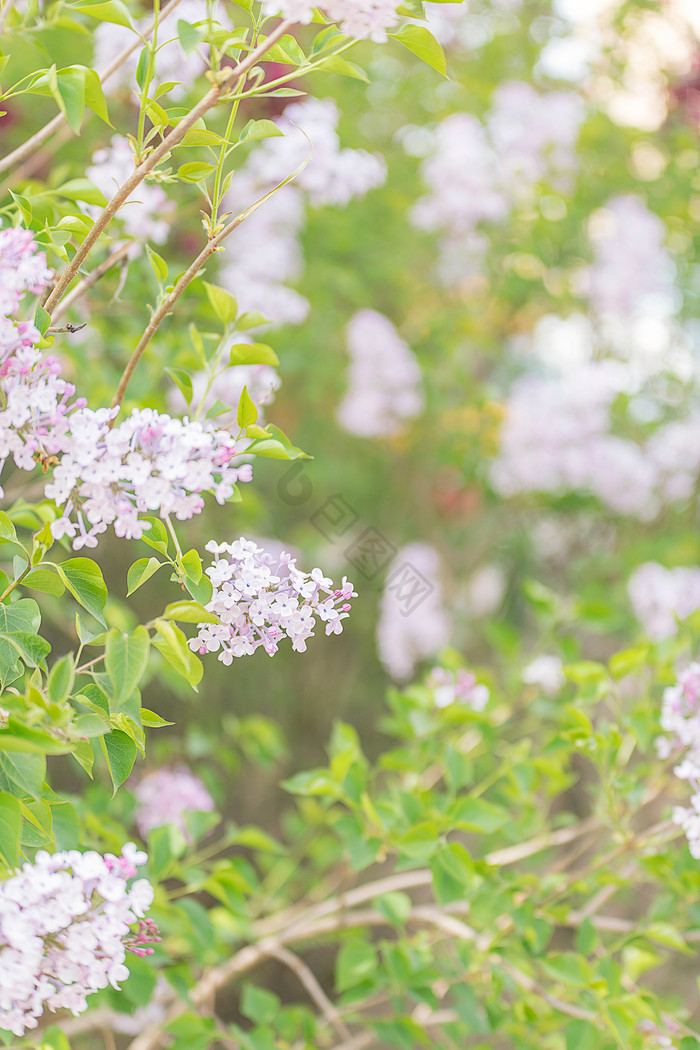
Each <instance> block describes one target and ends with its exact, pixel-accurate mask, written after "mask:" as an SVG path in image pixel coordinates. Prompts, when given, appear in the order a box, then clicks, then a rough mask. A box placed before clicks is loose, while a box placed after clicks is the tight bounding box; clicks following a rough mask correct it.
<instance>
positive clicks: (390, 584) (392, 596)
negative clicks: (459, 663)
mask: <svg viewBox="0 0 700 1050" xmlns="http://www.w3.org/2000/svg"><path fill="white" fill-rule="evenodd" d="M450 631H451V623H450V618H449V616H448V614H447V612H446V610H445V608H444V606H443V598H442V585H441V582H440V558H439V555H438V552H437V551H436V550H435V548H434V547H431V546H430V545H429V544H427V543H409V544H407V546H405V547H402V548H401V549H400V550H399V551H398V553H397V554H396V555H395V556H394V559H393V561H392V562H391V565H390V566H389V569H388V575H387V584H386V586H385V588H384V593H383V594H382V600H381V607H380V615H379V622H378V624H377V649H378V651H379V659H380V660H381V662H382V664H383V665H384V667H385V669H386V670H387V672H388V673H389V674H390V675H391V677H392V678H394V679H396V680H397V681H406V680H407V679H408V678H410V677H411V675H412V674H413V670H414V668H415V666H416V664H417V663H418V661H419V660H423V659H425V658H426V657H428V656H435V654H436V653H438V652H439V651H440V649H442V648H444V647H445V646H446V645H448V643H449V640H450Z"/></svg>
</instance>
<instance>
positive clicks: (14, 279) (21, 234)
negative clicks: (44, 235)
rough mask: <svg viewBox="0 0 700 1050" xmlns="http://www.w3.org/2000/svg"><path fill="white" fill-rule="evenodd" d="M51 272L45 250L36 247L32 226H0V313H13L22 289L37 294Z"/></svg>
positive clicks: (45, 283)
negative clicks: (1, 227) (27, 227)
mask: <svg viewBox="0 0 700 1050" xmlns="http://www.w3.org/2000/svg"><path fill="white" fill-rule="evenodd" d="M52 276H53V275H52V272H51V270H49V269H48V268H47V266H46V253H45V252H39V251H37V248H36V242H35V241H34V234H33V233H32V231H31V230H25V229H23V228H22V227H21V226H13V227H8V228H6V229H0V315H2V316H4V317H7V316H9V315H10V314H13V313H15V311H16V310H17V308H18V306H19V304H20V300H21V299H22V297H23V295H24V293H25V292H31V293H32V294H34V295H38V294H39V292H41V291H43V290H44V288H45V287H46V285H47V284H48V283H49V281H50V280H51V277H52Z"/></svg>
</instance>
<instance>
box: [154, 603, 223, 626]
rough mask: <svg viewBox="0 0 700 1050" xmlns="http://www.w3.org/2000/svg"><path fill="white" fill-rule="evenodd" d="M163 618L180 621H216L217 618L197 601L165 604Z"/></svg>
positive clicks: (217, 620)
mask: <svg viewBox="0 0 700 1050" xmlns="http://www.w3.org/2000/svg"><path fill="white" fill-rule="evenodd" d="M163 619H164V620H178V621H179V622H180V623H218V622H219V618H218V617H217V615H216V614H215V613H213V612H209V611H208V610H207V609H205V608H204V606H203V605H200V604H199V602H172V603H171V604H170V605H168V606H166V609H165V612H164V613H163Z"/></svg>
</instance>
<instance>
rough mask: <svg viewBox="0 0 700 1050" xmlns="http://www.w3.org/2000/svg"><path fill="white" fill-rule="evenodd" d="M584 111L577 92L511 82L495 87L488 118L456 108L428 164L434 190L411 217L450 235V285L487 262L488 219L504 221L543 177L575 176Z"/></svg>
mask: <svg viewBox="0 0 700 1050" xmlns="http://www.w3.org/2000/svg"><path fill="white" fill-rule="evenodd" d="M583 117H584V107H583V102H582V100H581V98H580V97H579V96H578V95H576V94H575V93H573V92H563V91H554V92H549V93H546V94H539V93H538V92H536V91H535V90H534V88H532V87H531V86H530V85H529V84H526V83H522V82H511V83H506V84H503V85H501V87H499V88H498V90H497V91H496V92H495V94H494V98H493V107H492V109H491V112H490V113H489V114H488V115H487V117H486V120H485V123H484V124H482V123H481V122H480V121H479V120H478V119H477V118H476V117H474V116H472V115H471V114H468V113H454V114H452V115H451V116H448V117H446V118H445V119H444V120H443V121H442V123H441V124H439V125H438V127H437V129H436V131H435V133H434V145H433V150H432V152H431V154H430V156H428V157H427V158H426V159H425V160H424V161H423V164H422V175H423V179H424V181H425V183H426V185H427V187H428V190H429V192H428V194H427V195H426V196H425V197H423V198H422V199H421V200H419V201H418V203H417V204H416V206H415V207H414V209H413V211H412V213H411V217H412V221H413V222H414V224H415V225H416V226H419V227H421V228H423V229H427V230H436V231H438V232H440V233H441V234H442V238H443V239H442V244H441V261H440V272H441V275H442V277H443V279H444V280H445V282H446V283H448V284H458V283H459V282H460V281H461V280H462V279H463V278H464V277H465V276H468V271H469V268H470V267H471V268H473V267H474V266H475V265H478V264H479V262H480V260H481V257H482V256H483V253H484V251H485V248H486V242H485V240H484V238H483V235H482V234H480V232H479V230H478V227H479V226H480V224H481V223H484V222H487V223H494V222H502V221H503V220H505V219H506V218H507V217H508V215H509V214H510V212H511V209H512V208H513V206H514V205H516V204H518V203H519V202H521V201H522V202H524V203H526V204H527V203H529V201H530V197H531V194H532V190H533V188H534V186H535V185H536V183H538V182H541V181H543V180H545V179H550V180H551V181H552V182H553V183H554V184H555V185H565V184H567V183H568V182H569V181H570V178H571V175H572V173H573V172H574V171H575V169H576V153H575V146H576V141H577V139H578V135H579V131H580V128H581V124H582V121H583Z"/></svg>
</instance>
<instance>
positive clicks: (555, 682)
mask: <svg viewBox="0 0 700 1050" xmlns="http://www.w3.org/2000/svg"><path fill="white" fill-rule="evenodd" d="M562 666H563V665H562V662H561V658H560V657H559V656H553V655H552V654H550V653H542V655H541V656H536V657H535V659H534V660H531V661H530V663H529V664H528V665H527V666H526V667H524V668H523V672H522V680H523V682H524V683H525V684H526V685H538V686H539V687H540V689H541V690H542V692H543V693H544V694H545V695H546V696H555V695H556V694H557V693H558V692H559V690H560V689H561V688H562V686H563V685H564V683H565V682H566V678H565V677H564V672H563V670H562Z"/></svg>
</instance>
